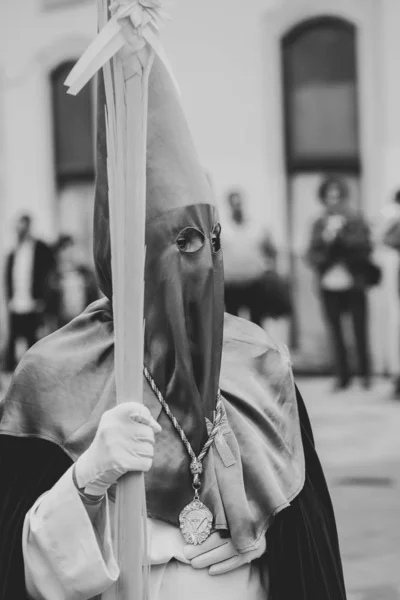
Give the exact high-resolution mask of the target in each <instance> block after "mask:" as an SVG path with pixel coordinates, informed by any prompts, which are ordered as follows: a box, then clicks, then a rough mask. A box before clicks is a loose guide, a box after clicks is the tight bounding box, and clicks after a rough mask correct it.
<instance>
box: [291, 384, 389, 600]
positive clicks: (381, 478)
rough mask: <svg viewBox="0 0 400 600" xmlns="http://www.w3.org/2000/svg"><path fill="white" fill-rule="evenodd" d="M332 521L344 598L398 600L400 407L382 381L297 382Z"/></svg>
mask: <svg viewBox="0 0 400 600" xmlns="http://www.w3.org/2000/svg"><path fill="white" fill-rule="evenodd" d="M298 384H299V387H300V389H301V391H302V393H303V396H304V397H305V400H306V404H307V407H308V410H309V413H310V417H311V419H312V423H313V427H314V434H315V437H316V442H317V445H318V449H319V454H320V457H321V460H322V462H323V465H324V467H325V470H326V474H327V478H328V481H329V483H330V488H331V493H332V498H333V502H334V506H335V511H336V517H337V521H338V528H339V536H340V541H341V549H342V556H343V562H344V570H345V578H346V585H347V592H348V600H400V498H399V496H400V402H395V401H392V400H391V398H390V392H391V386H390V383H389V382H388V381H378V382H377V383H376V385H375V386H374V388H373V390H371V391H369V392H365V391H364V390H361V389H360V388H359V387H357V385H354V387H353V388H352V389H350V390H348V391H346V392H344V393H340V394H332V393H331V391H330V390H331V388H332V382H331V381H330V380H328V379H313V380H309V379H304V380H302V379H300V380H299V381H298Z"/></svg>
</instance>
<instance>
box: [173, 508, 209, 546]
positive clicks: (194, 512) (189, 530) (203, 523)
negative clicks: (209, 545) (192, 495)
mask: <svg viewBox="0 0 400 600" xmlns="http://www.w3.org/2000/svg"><path fill="white" fill-rule="evenodd" d="M179 522H180V529H181V532H182V535H183V537H184V540H185V542H186V543H187V544H192V545H193V546H198V545H199V544H202V543H203V542H205V541H206V539H207V538H208V537H209V535H210V533H211V528H212V523H213V516H212V513H211V511H210V510H209V509H208V508H207V506H206V505H205V504H203V503H202V502H200V500H197V499H195V500H193V502H191V503H190V504H188V505H187V506H186V507H185V508H184V509H183V511H182V512H181V514H180V515H179Z"/></svg>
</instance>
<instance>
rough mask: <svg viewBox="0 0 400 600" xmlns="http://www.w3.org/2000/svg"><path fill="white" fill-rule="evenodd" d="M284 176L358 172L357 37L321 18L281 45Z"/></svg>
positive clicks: (293, 32) (342, 25) (295, 31)
mask: <svg viewBox="0 0 400 600" xmlns="http://www.w3.org/2000/svg"><path fill="white" fill-rule="evenodd" d="M282 58H283V82H284V98H285V113H286V160H287V168H288V171H289V172H299V171H309V170H330V169H331V170H336V169H339V170H341V171H350V172H358V171H359V169H360V160H359V139H358V101H357V66H356V31H355V28H354V26H353V25H351V24H350V23H348V22H347V21H344V20H341V19H336V18H331V17H324V18H320V19H314V20H311V21H307V22H305V23H302V24H300V25H299V26H297V27H295V28H294V29H293V30H291V31H290V32H289V33H288V34H287V35H286V36H285V37H284V38H283V40H282Z"/></svg>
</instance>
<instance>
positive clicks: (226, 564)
mask: <svg viewBox="0 0 400 600" xmlns="http://www.w3.org/2000/svg"><path fill="white" fill-rule="evenodd" d="M266 548H267V542H266V538H265V536H263V538H262V539H261V541H260V545H259V547H258V548H257V549H256V550H251V551H250V552H246V553H245V554H239V553H238V551H237V550H236V548H235V546H234V544H233V542H232V540H231V538H225V539H224V538H223V537H221V534H220V533H218V531H217V532H215V533H212V534H211V535H210V537H209V538H208V539H207V540H206V541H205V542H203V544H200V545H199V546H185V548H184V550H183V553H184V555H185V558H187V559H188V560H190V564H191V565H192V567H193V568H194V569H206V568H208V567H209V569H208V572H209V574H210V575H222V574H223V573H228V572H229V571H234V570H235V569H238V568H239V567H241V566H243V565H246V564H248V563H250V562H252V561H253V560H256V559H257V558H260V556H262V555H263V554H264V552H265V550H266Z"/></svg>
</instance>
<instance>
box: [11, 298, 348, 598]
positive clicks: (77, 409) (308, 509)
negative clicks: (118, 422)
mask: <svg viewBox="0 0 400 600" xmlns="http://www.w3.org/2000/svg"><path fill="white" fill-rule="evenodd" d="M110 314H111V313H110V310H109V304H108V301H106V300H101V301H99V302H97V303H95V304H94V305H92V306H91V307H89V309H88V310H87V311H85V313H83V315H82V316H81V317H78V319H76V320H75V321H74V322H72V324H70V325H68V326H67V327H66V328H64V329H63V330H61V331H60V332H56V333H55V334H53V336H49V338H47V339H46V340H43V341H42V342H40V343H39V344H37V345H36V347H34V348H33V349H32V350H31V351H30V352H28V354H27V356H26V358H25V359H24V360H23V361H22V363H21V365H20V366H19V368H18V369H17V372H16V374H15V377H14V380H13V382H12V384H11V386H10V390H9V393H8V395H7V398H6V400H5V401H4V402H3V403H2V405H1V421H0V481H1V482H2V485H1V488H2V493H1V497H0V566H1V568H0V598H2V599H3V598H4V599H8V598H10V600H11V599H12V600H14V599H19V598H25V597H26V592H25V586H24V570H23V558H22V548H21V536H22V525H23V520H24V517H25V514H26V512H27V511H28V510H29V508H30V507H31V506H32V504H33V503H34V502H35V500H36V499H37V498H38V497H39V496H40V495H41V494H42V493H44V492H45V491H46V490H48V489H50V488H51V487H52V486H53V485H54V483H55V482H56V481H57V480H58V479H59V478H60V477H61V475H62V474H63V473H64V472H65V471H66V470H67V469H68V468H69V467H70V465H71V464H72V462H73V461H74V460H76V458H77V457H78V456H79V455H80V454H81V453H82V452H83V451H84V450H85V449H86V448H87V446H88V445H89V444H90V442H91V440H92V439H93V436H94V433H95V431H96V428H97V424H98V421H99V419H100V417H101V415H102V413H103V412H104V410H106V409H107V408H111V406H113V403H114V402H115V400H114V399H113V398H114V396H115V391H113V377H112V368H113V366H112V363H113V347H112V346H113V341H112V318H111V316H110ZM99 329H100V330H102V331H103V337H102V336H101V335H100V336H99ZM71 340H73V346H75V348H76V347H79V348H80V352H79V353H78V356H76V357H75V359H74V357H73V356H72V355H71V354H69V350H70V349H71V346H70V342H71ZM106 340H107V342H106ZM76 344H78V345H76ZM49 349H50V350H51V351H52V352H53V360H51V357H50V354H49ZM67 356H69V362H68V360H65V359H66V357H67ZM108 359H109V360H108ZM110 361H111V362H110ZM289 367H290V365H289V363H288V360H286V361H285V355H284V353H282V352H280V351H278V349H277V348H276V347H275V346H274V345H273V344H272V342H271V341H270V340H268V339H267V338H266V337H265V335H264V332H263V331H262V330H261V329H259V328H257V327H256V326H254V325H252V324H251V323H248V322H246V321H243V320H240V319H236V318H233V317H230V316H229V315H226V318H225V329H224V345H223V354H222V370H221V392H222V395H223V398H224V404H225V409H226V412H227V418H228V423H229V426H230V428H228V431H225V432H224V435H222V436H220V438H221V439H220V440H219V443H217V444H216V445H215V446H216V448H215V449H214V448H213V453H211V454H210V456H209V458H208V461H207V463H206V465H205V472H206V475H207V473H208V475H207V477H206V486H205V487H206V489H205V494H206V495H207V494H208V495H209V499H208V502H209V503H210V502H211V503H212V506H213V508H214V515H215V518H216V527H217V528H219V529H224V528H227V524H226V517H228V521H229V523H230V530H231V535H232V537H233V539H234V540H235V542H236V543H239V545H240V544H242V548H244V549H245V548H246V547H251V543H250V542H251V540H252V539H253V538H254V539H256V538H257V536H259V535H260V534H266V535H267V545H268V546H267V547H268V552H267V561H268V568H269V571H270V586H271V587H270V595H269V598H272V600H294V598H296V600H312V599H315V600H342V599H345V597H346V596H345V587H344V581H343V572H342V565H341V559H340V551H339V543H338V537H337V531H336V524H335V518H334V513H333V508H332V504H331V500H330V496H329V492H328V489H327V486H326V482H325V479H324V475H323V471H322V468H321V465H320V463H319V460H318V456H317V454H316V451H315V447H314V440H313V436H312V430H311V426H310V422H309V420H308V416H307V412H306V409H305V406H304V403H303V401H302V399H301V396H300V394H299V393H298V391H297V389H295V387H294V385H293V381H292V379H291V376H289V378H288V373H289V374H290V373H291V371H290V368H289ZM88 373H97V374H98V375H97V376H94V377H88ZM99 374H100V375H99ZM101 374H103V376H101ZM110 374H111V376H110ZM85 381H86V387H85V385H84V382H85ZM82 386H83V387H82ZM96 386H97V388H96ZM65 389H68V390H69V398H70V401H68V402H67V400H66V397H64V396H63V393H62V392H63V390H65ZM145 390H146V391H145V398H144V400H145V403H146V404H147V406H148V407H149V408H150V410H151V411H152V413H153V415H155V416H156V418H159V420H160V419H161V418H162V415H163V413H162V412H161V409H160V407H159V405H158V403H157V401H156V399H155V398H154V395H153V394H152V393H151V392H150V390H149V389H148V388H145ZM291 390H293V391H294V393H293V394H292V392H291ZM50 399H52V401H50ZM160 422H161V421H160ZM162 425H163V427H164V423H162ZM242 438H243V439H242ZM252 440H253V442H252ZM177 448H180V446H177ZM177 448H176V449H175V451H174V449H172V455H171V453H170V452H167V453H166V454H167V459H168V461H171V456H172V458H173V457H174V456H175V464H176V460H177V455H176V454H174V452H177V451H178V450H177ZM260 448H261V451H260ZM162 453H163V455H165V449H163V452H162ZM178 462H179V460H178ZM163 465H165V463H164V462H163V461H161V463H159V466H160V469H159V470H158V473H160V472H161V468H162V466H163ZM230 468H233V469H236V474H235V476H234V478H233V479H237V478H239V484H238V486H237V488H235V490H233V493H234V495H235V494H243V496H241V497H240V498H241V502H242V504H241V506H242V511H243V514H242V517H243V523H244V524H245V525H244V526H243V524H242V523H239V525H240V527H239V525H238V530H237V531H235V524H234V523H235V522H239V521H241V519H240V518H239V519H238V517H237V514H235V512H234V509H235V507H234V506H232V507H230V506H229V502H227V498H228V496H227V495H226V494H225V495H224V489H225V490H226V488H227V484H226V481H225V480H224V478H226V477H227V475H226V473H230V471H229V469H230ZM152 470H153V469H152ZM155 473H156V475H155V477H153V480H151V478H150V480H146V488H147V491H148V498H149V497H150V502H149V501H148V512H149V514H150V516H154V517H156V518H161V519H164V520H166V521H172V522H173V520H174V519H173V511H172V513H171V514H170V513H169V512H168V508H167V511H166V513H164V514H160V512H159V510H160V509H159V507H158V506H157V504H156V503H155V504H152V502H151V497H152V490H153V487H152V486H154V485H155V486H157V483H158V485H159V493H158V496H160V493H161V494H164V493H166V492H167V490H168V486H166V485H165V482H163V480H162V478H160V476H159V474H157V459H156V457H155ZM230 481H232V476H231V475H230ZM230 485H231V484H230ZM215 489H217V490H218V493H215ZM213 490H214V492H213ZM153 491H154V490H153ZM230 491H231V492H232V490H230ZM167 500H168V497H167ZM172 500H173V499H171V503H170V506H171V507H174V506H175V505H174V502H173V501H172ZM184 501H186V500H185V499H184ZM167 505H168V502H167ZM171 510H172V509H171ZM230 511H231V514H230ZM254 522H256V523H262V527H261V525H260V527H261V529H260V530H259V531H257V532H254V531H253V532H252V531H247V530H246V523H247V524H248V527H249V528H250V529H251V525H252V523H253V524H254ZM232 529H233V531H232ZM252 536H253V537H252ZM237 540H239V542H237Z"/></svg>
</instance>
